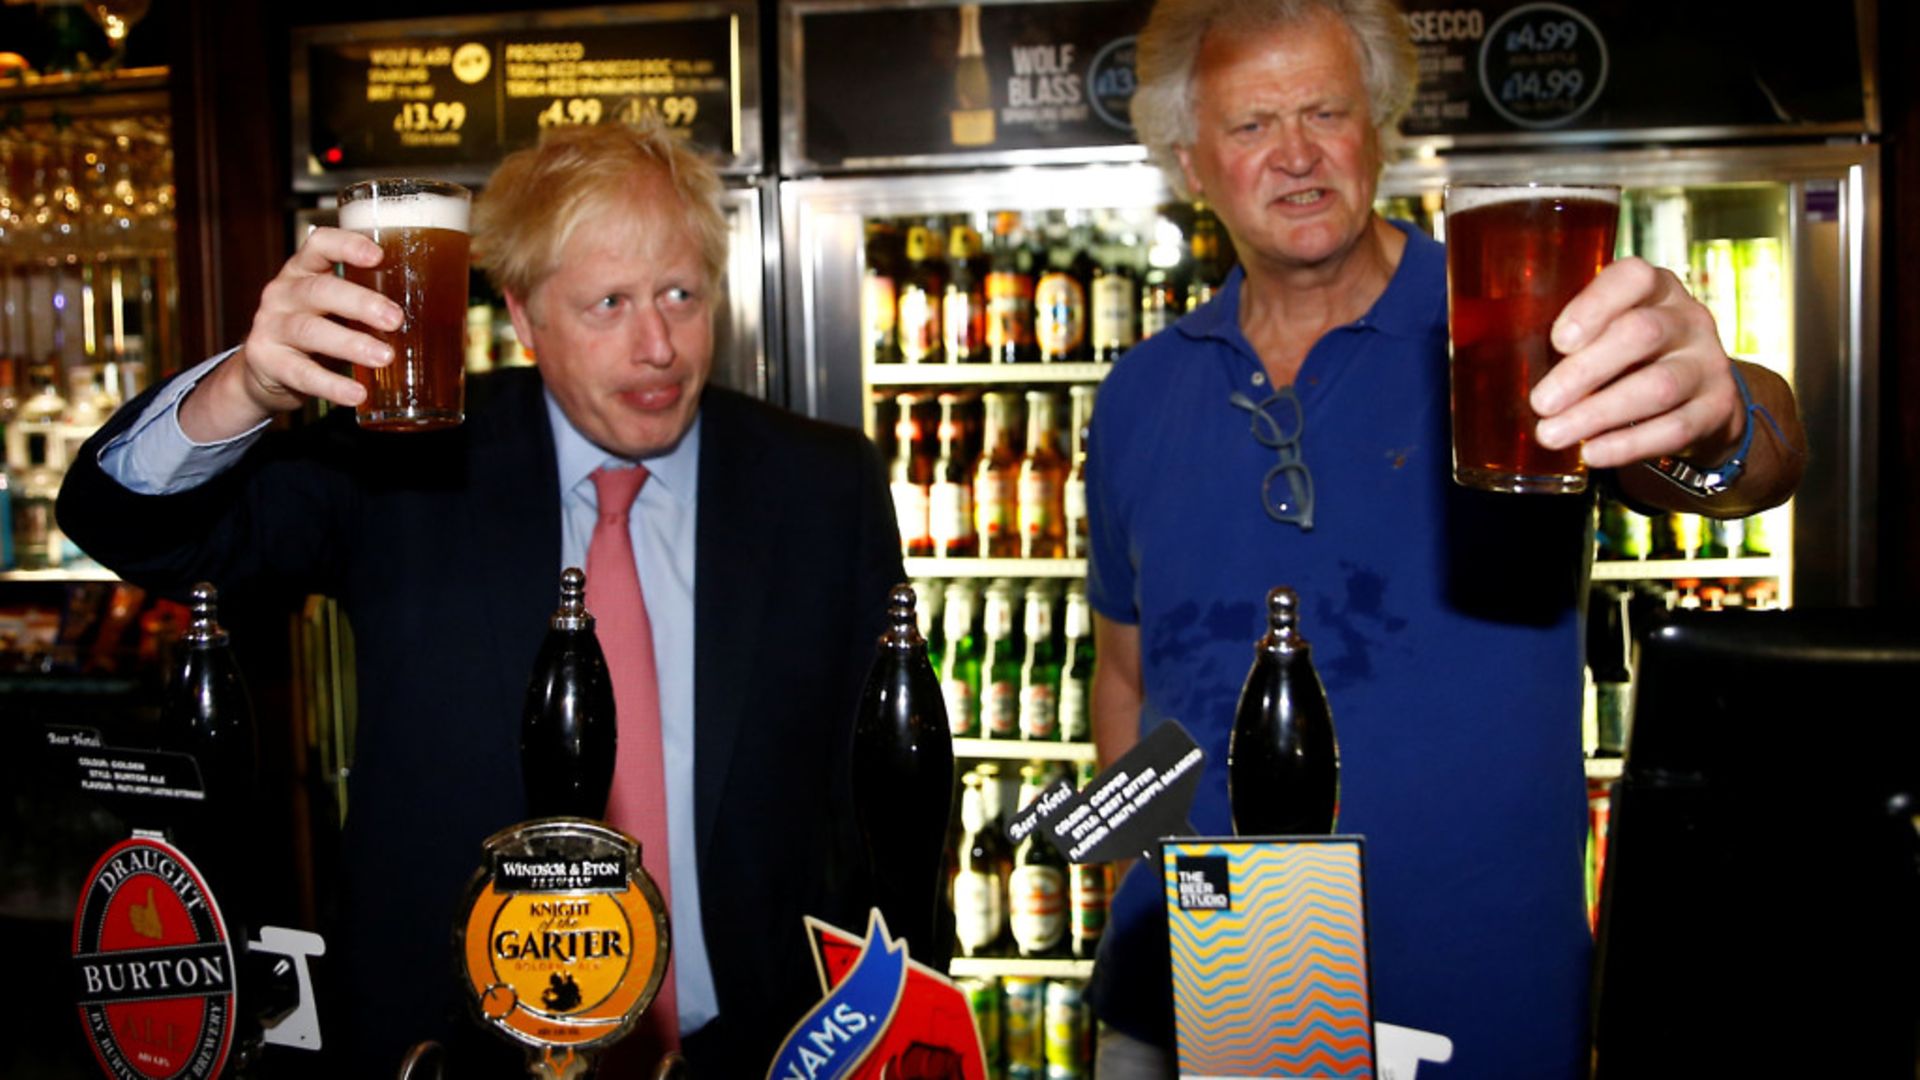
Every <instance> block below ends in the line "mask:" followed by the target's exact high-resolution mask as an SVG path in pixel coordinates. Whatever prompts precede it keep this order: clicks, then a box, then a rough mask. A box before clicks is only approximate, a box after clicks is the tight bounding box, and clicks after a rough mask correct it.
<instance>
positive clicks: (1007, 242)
mask: <svg viewBox="0 0 1920 1080" xmlns="http://www.w3.org/2000/svg"><path fill="white" fill-rule="evenodd" d="M1033 271H1034V265H1033V251H1032V249H1030V248H1028V247H1027V243H1026V237H1025V235H1024V233H1023V231H1022V229H1021V228H1020V215H1019V214H1018V213H1016V212H1014V211H1012V210H1002V211H1000V212H999V213H997V214H995V215H994V216H993V252H992V258H991V265H990V268H989V269H988V271H987V325H986V335H987V355H988V357H989V359H991V360H992V361H993V362H994V363H996V364H1020V363H1026V362H1027V361H1029V360H1034V359H1037V357H1036V356H1035V354H1034V351H1033V347H1034V345H1033V284H1034V283H1033Z"/></svg>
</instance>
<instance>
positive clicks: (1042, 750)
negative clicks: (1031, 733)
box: [953, 739, 1094, 761]
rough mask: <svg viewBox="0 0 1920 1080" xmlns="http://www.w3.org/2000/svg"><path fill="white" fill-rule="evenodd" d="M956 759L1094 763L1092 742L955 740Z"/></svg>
mask: <svg viewBox="0 0 1920 1080" xmlns="http://www.w3.org/2000/svg"><path fill="white" fill-rule="evenodd" d="M953 756H954V757H956V758H966V759H969V760H972V759H986V760H989V761H1092V760H1094V753H1093V744H1092V743H1090V742H1028V741H1026V740H1025V739H955V740H953Z"/></svg>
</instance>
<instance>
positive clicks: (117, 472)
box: [100, 347, 272, 495]
mask: <svg viewBox="0 0 1920 1080" xmlns="http://www.w3.org/2000/svg"><path fill="white" fill-rule="evenodd" d="M239 351H240V350H239V349H238V347H236V348H232V349H228V350H227V351H226V352H223V353H221V354H220V355H219V356H216V357H213V358H212V359H210V360H206V361H202V362H201V363H200V364H199V365H198V366H196V367H193V368H191V369H189V370H188V371H186V372H185V373H183V374H182V375H181V376H180V377H179V378H177V379H175V380H173V382H172V383H170V384H168V386H167V388H166V389H165V390H162V391H161V392H160V393H159V395H157V396H156V397H155V398H154V399H153V400H152V401H151V402H149V403H148V404H147V408H146V411H145V412H142V413H141V414H140V418H139V419H138V420H135V421H134V422H133V423H132V424H130V425H128V427H127V430H125V431H123V432H121V433H120V434H119V435H117V436H115V437H114V439H113V440H112V441H110V442H108V443H107V445H106V446H104V447H102V448H101V450H100V469H101V471H102V472H104V473H106V474H107V475H108V476H111V477H113V479H114V480H115V481H116V482H118V483H119V484H120V486H121V487H124V488H126V489H127V490H128V491H131V492H134V493H136V494H139V495H178V494H180V493H181V492H183V491H192V490H193V489H194V488H197V487H199V486H200V485H201V484H204V483H206V482H207V481H208V480H211V479H213V478H214V477H216V476H218V475H220V474H221V473H223V472H225V471H227V470H228V469H230V468H232V467H233V466H234V464H235V463H236V462H238V461H239V460H240V459H241V457H243V456H245V454H246V452H247V449H248V448H249V447H251V446H252V445H253V444H254V442H255V441H257V440H258V439H259V438H260V433H261V432H262V431H264V430H265V429H266V426H267V425H268V424H269V423H271V422H272V421H271V419H268V420H262V421H260V422H259V423H258V424H255V425H254V426H253V427H252V428H250V429H249V430H247V431H243V432H241V433H240V434H238V435H235V436H233V437H232V438H228V439H221V440H220V441H218V442H211V443H197V442H194V441H193V440H192V439H190V438H188V437H187V433H186V432H185V431H183V430H181V428H180V400H181V399H182V398H184V397H186V396H187V394H188V392H190V391H191V390H192V389H193V388H194V387H195V386H198V385H199V384H200V380H201V379H203V378H205V377H206V374H207V372H209V371H212V370H213V369H214V368H215V367H216V366H218V365H219V364H220V363H221V362H223V361H225V360H226V359H227V358H228V357H230V356H232V355H233V354H234V353H236V352H239Z"/></svg>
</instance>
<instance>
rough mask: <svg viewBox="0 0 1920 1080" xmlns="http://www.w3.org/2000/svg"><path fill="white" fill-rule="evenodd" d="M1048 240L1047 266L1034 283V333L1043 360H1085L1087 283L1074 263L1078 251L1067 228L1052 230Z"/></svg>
mask: <svg viewBox="0 0 1920 1080" xmlns="http://www.w3.org/2000/svg"><path fill="white" fill-rule="evenodd" d="M1048 240H1049V241H1050V242H1051V243H1052V247H1053V250H1052V252H1051V254H1050V256H1049V258H1048V266H1047V269H1046V271H1045V272H1044V273H1042V274H1041V275H1040V280H1039V281H1037V282H1035V283H1034V286H1033V336H1034V339H1035V340H1036V341H1037V342H1038V343H1039V346H1040V361H1041V363H1047V364H1052V363H1069V362H1072V361H1077V360H1085V359H1086V358H1087V355H1088V342H1087V283H1086V282H1085V281H1084V280H1082V279H1081V277H1080V276H1079V274H1078V273H1076V268H1075V266H1074V265H1073V263H1074V259H1075V257H1076V256H1077V254H1078V253H1077V252H1076V251H1074V250H1073V248H1072V246H1071V241H1070V240H1069V238H1068V234H1067V232H1066V230H1065V229H1064V228H1060V229H1057V230H1049V232H1048Z"/></svg>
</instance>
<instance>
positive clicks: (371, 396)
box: [340, 179, 472, 431]
mask: <svg viewBox="0 0 1920 1080" xmlns="http://www.w3.org/2000/svg"><path fill="white" fill-rule="evenodd" d="M471 201H472V195H471V193H469V192H468V191H467V189H466V188H463V187H461V186H460V185H459V184H448V183H443V182H441V181H438V180H413V179H396V180H366V181H363V182H361V183H358V184H354V185H353V186H352V187H349V188H347V189H345V190H343V191H342V192H341V193H340V227H341V228H343V229H349V230H351V231H353V232H358V233H364V234H365V235H367V236H369V237H372V238H373V241H374V243H377V244H379V245H380V250H381V252H382V255H383V257H382V258H381V260H380V265H378V266H375V267H372V268H371V269H368V268H364V267H358V266H343V267H342V270H343V272H344V273H345V275H346V278H347V280H348V281H351V282H353V283H355V284H356V285H364V286H366V287H367V288H369V289H372V290H374V291H375V292H377V293H380V294H381V295H383V296H385V297H387V299H389V300H392V301H393V302H394V303H396V304H399V305H400V308H401V310H402V311H404V312H406V316H405V321H403V322H402V323H401V325H400V329H398V330H395V331H392V332H388V331H384V330H378V329H375V328H373V327H370V326H359V327H358V329H360V330H362V331H364V332H366V333H368V334H371V335H373V336H374V337H376V338H379V339H380V340H381V341H384V342H386V343H387V344H388V345H390V346H392V347H393V363H391V364H388V365H387V366H386V367H382V368H370V367H362V366H361V365H359V364H355V365H353V374H354V377H355V378H356V379H358V380H360V385H361V386H364V387H366V389H367V400H366V401H364V402H362V403H361V405H360V408H359V410H358V412H357V413H356V418H357V419H358V420H359V421H360V426H361V427H367V428H376V429H380V430H385V431H431V430H433V429H434V428H444V427H452V426H453V425H455V424H458V423H460V421H461V420H462V419H464V417H465V413H464V408H465V392H466V381H465V380H466V370H465V368H466V365H465V358H466V349H465V344H464V334H465V332H466V327H467V211H468V207H469V204H470V203H471Z"/></svg>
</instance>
